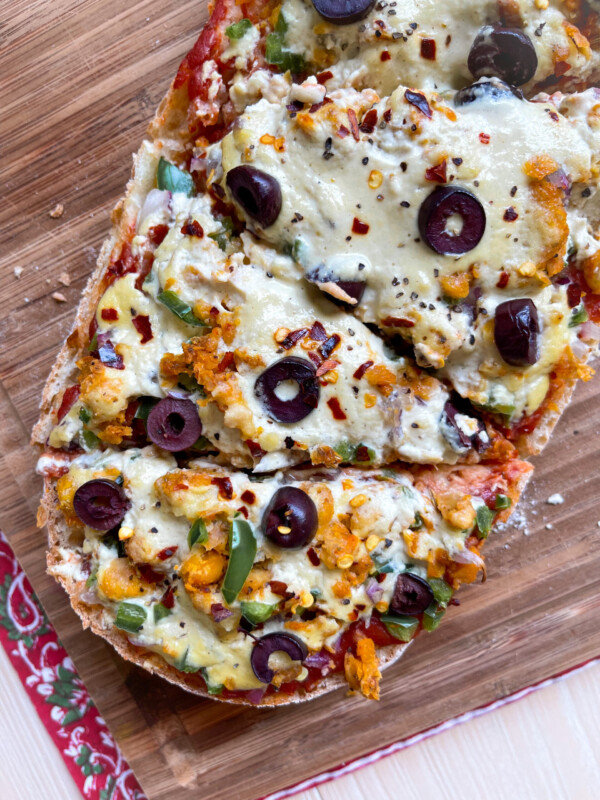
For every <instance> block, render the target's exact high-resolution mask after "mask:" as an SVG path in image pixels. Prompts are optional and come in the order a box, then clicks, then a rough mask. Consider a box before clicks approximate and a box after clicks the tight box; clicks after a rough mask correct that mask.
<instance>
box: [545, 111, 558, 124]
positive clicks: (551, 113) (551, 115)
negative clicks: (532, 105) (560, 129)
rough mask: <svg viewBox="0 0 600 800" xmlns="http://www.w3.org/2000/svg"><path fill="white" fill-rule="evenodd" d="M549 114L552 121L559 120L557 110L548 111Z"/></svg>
mask: <svg viewBox="0 0 600 800" xmlns="http://www.w3.org/2000/svg"><path fill="white" fill-rule="evenodd" d="M548 116H549V117H550V119H551V120H552V122H558V119H559V118H558V114H557V113H556V111H548Z"/></svg>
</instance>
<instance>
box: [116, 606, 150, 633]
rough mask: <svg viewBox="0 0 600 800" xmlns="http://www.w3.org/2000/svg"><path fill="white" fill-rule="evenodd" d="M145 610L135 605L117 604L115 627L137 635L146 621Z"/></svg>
mask: <svg viewBox="0 0 600 800" xmlns="http://www.w3.org/2000/svg"><path fill="white" fill-rule="evenodd" d="M146 616H147V614H146V609H145V608H142V606H137V605H135V603H119V607H118V608H117V616H116V618H115V627H117V628H120V629H121V630H122V631H128V632H129V633H137V632H138V631H139V629H140V628H141V627H142V625H143V624H144V622H145V621H146Z"/></svg>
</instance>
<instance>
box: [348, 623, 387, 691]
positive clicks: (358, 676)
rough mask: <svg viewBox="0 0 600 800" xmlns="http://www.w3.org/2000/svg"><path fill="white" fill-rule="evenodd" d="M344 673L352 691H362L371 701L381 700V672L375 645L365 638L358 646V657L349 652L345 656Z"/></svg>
mask: <svg viewBox="0 0 600 800" xmlns="http://www.w3.org/2000/svg"><path fill="white" fill-rule="evenodd" d="M344 673H345V675H346V680H347V681H348V686H349V687H350V690H351V691H353V692H354V691H357V690H360V691H361V693H362V694H363V695H364V696H365V697H366V698H367V699H369V700H379V681H380V679H381V672H380V670H379V661H378V659H377V651H376V649H375V643H374V642H373V640H372V639H369V638H367V637H364V638H363V639H359V641H358V643H357V645H356V656H353V655H352V653H350V652H347V653H346V655H345V656H344Z"/></svg>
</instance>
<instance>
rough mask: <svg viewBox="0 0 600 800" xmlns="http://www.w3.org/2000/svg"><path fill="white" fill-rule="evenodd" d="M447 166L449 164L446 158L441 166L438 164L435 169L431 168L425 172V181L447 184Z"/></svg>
mask: <svg viewBox="0 0 600 800" xmlns="http://www.w3.org/2000/svg"><path fill="white" fill-rule="evenodd" d="M447 166H448V164H447V162H446V159H445V158H444V160H443V161H440V163H439V164H436V165H435V167H429V168H428V169H426V170H425V179H426V180H428V181H433V182H435V183H446V181H447V180H448V178H447Z"/></svg>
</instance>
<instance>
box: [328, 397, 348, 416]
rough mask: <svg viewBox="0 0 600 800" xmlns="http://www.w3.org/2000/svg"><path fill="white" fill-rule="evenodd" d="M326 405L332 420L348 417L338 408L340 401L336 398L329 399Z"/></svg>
mask: <svg viewBox="0 0 600 800" xmlns="http://www.w3.org/2000/svg"><path fill="white" fill-rule="evenodd" d="M327 405H328V406H329V410H330V411H331V413H332V414H333V418H334V419H339V420H343V419H348V417H347V416H346V415H345V414H344V412H343V410H342V407H341V406H340V401H339V400H338V399H337V397H330V398H329V400H328V401H327Z"/></svg>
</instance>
